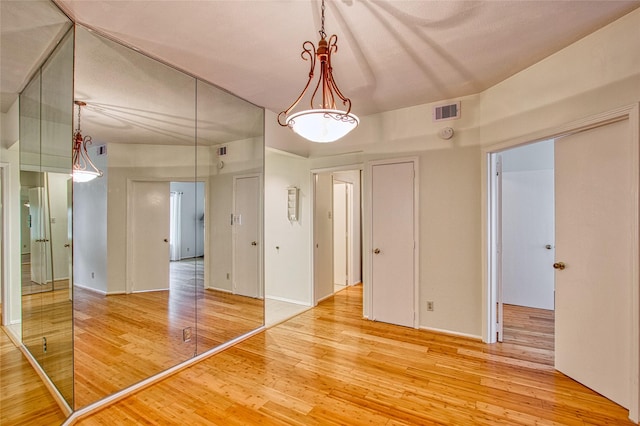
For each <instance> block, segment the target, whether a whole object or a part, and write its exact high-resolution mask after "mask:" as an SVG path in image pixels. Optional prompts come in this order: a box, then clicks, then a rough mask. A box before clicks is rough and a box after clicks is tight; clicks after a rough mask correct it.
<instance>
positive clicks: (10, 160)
mask: <svg viewBox="0 0 640 426" xmlns="http://www.w3.org/2000/svg"><path fill="white" fill-rule="evenodd" d="M16 103H17V102H16ZM4 129H5V128H4V126H3V129H2V132H3V137H4ZM14 142H15V141H14ZM18 145H19V144H18V143H14V144H12V145H11V147H10V148H5V145H4V144H3V145H1V146H0V163H2V165H3V169H4V174H3V179H4V180H5V182H4V183H5V185H6V186H5V188H7V191H6V193H5V194H4V197H5V200H4V201H5V203H6V204H4V215H5V218H4V221H5V222H4V233H5V235H4V238H3V239H2V242H3V244H5V246H4V250H3V255H4V265H3V266H4V268H5V269H4V270H3V271H2V273H3V274H4V279H5V281H4V284H5V285H4V286H3V289H2V290H3V291H4V298H3V300H4V302H5V304H3V305H2V315H3V318H5V319H6V320H7V323H8V324H9V325H14V326H13V327H11V331H12V332H13V333H14V334H15V335H16V336H17V337H18V338H21V337H20V336H21V328H20V326H19V324H20V323H21V319H22V292H21V289H22V282H21V273H22V272H21V236H20V234H21V226H20V217H21V216H20V206H21V205H22V203H21V202H20V152H19V147H18ZM7 323H4V322H3V324H5V325H7Z"/></svg>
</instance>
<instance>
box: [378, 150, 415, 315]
mask: <svg viewBox="0 0 640 426" xmlns="http://www.w3.org/2000/svg"><path fill="white" fill-rule="evenodd" d="M414 196H415V195H414V163H413V162H403V163H395V164H379V165H374V166H372V170H371V221H372V235H371V241H372V247H371V250H372V254H371V259H372V260H371V265H372V276H371V296H372V305H371V313H372V319H373V320H375V321H383V322H388V323H391V324H398V325H404V326H407V327H413V326H414V325H415V324H414V316H415V315H414V314H415V276H414V274H415V271H414V262H415V260H414V250H415V248H414V247H415V244H414V236H415V232H414V230H415V222H414V215H415V213H414V211H415V210H414V208H415V207H414Z"/></svg>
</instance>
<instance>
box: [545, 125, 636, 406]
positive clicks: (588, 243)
mask: <svg viewBox="0 0 640 426" xmlns="http://www.w3.org/2000/svg"><path fill="white" fill-rule="evenodd" d="M632 161H637V159H633V158H632V157H631V141H630V136H629V123H628V121H627V120H625V121H621V122H617V123H613V124H608V125H605V126H601V127H597V128H594V129H591V130H588V131H584V132H581V133H578V134H574V135H571V136H567V137H563V138H560V139H557V140H556V144H555V162H556V167H555V170H556V172H555V195H556V199H555V203H556V263H555V264H554V265H553V266H554V267H555V268H556V330H555V351H556V353H555V363H556V368H557V369H558V370H559V371H561V372H563V373H564V374H566V375H568V376H570V377H572V378H573V379H575V380H577V381H578V382H580V383H582V384H584V385H585V386H588V387H589V388H591V389H593V390H595V391H596V392H598V393H600V394H602V395H604V396H605V397H607V398H609V399H611V400H612V401H614V402H616V403H618V404H620V405H622V406H624V407H627V408H629V405H630V377H631V375H630V353H631V340H630V327H631V304H630V302H629V300H630V296H631V285H632V281H631V280H632V267H633V262H634V259H632V256H631V253H632V252H633V250H632V249H633V244H634V243H633V238H632V233H631V230H632V229H633V226H632V224H633V219H634V206H633V203H632V200H633V197H632V196H631V187H632V172H631V170H632V167H631V164H632V163H631V162H632Z"/></svg>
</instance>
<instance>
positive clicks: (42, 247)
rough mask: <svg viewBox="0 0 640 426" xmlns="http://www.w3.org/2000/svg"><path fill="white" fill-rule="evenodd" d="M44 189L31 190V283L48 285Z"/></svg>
mask: <svg viewBox="0 0 640 426" xmlns="http://www.w3.org/2000/svg"><path fill="white" fill-rule="evenodd" d="M45 207H46V203H45V200H44V188H42V187H35V188H29V216H30V218H29V219H30V235H31V281H33V282H34V283H37V284H40V285H45V284H47V270H48V268H47V264H48V262H47V259H48V256H47V244H46V243H47V241H48V239H47V227H46V217H45Z"/></svg>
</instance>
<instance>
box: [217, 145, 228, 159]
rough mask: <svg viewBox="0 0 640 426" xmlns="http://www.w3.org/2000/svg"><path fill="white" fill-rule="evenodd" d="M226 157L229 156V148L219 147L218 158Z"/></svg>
mask: <svg viewBox="0 0 640 426" xmlns="http://www.w3.org/2000/svg"><path fill="white" fill-rule="evenodd" d="M225 155H227V147H226V146H221V147H218V157H223V156H225Z"/></svg>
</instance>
